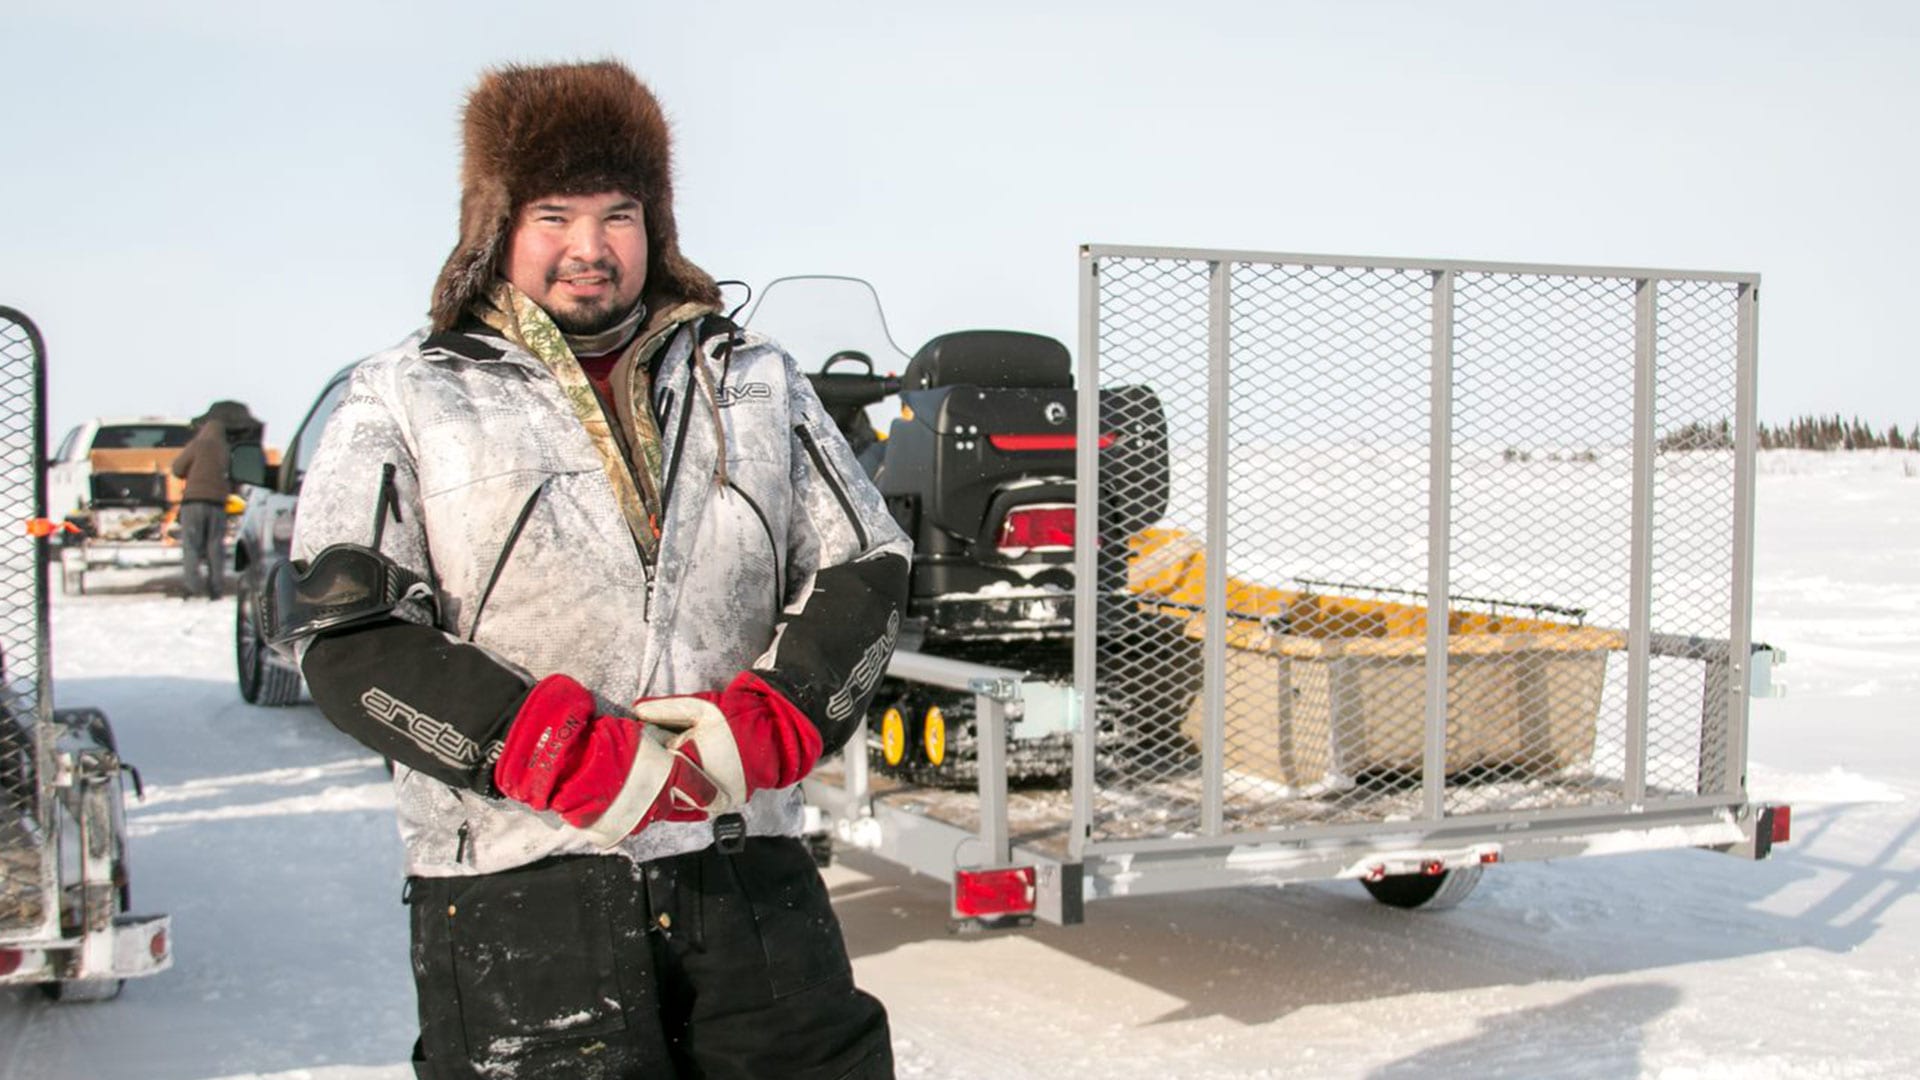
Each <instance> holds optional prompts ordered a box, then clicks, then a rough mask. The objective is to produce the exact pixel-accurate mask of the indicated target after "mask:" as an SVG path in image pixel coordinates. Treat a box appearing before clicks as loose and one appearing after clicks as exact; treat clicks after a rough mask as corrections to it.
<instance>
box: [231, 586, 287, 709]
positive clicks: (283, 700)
mask: <svg viewBox="0 0 1920 1080" xmlns="http://www.w3.org/2000/svg"><path fill="white" fill-rule="evenodd" d="M233 663H234V667H235V669H236V670H237V671H238V673H239V676H240V697H241V699H242V700H244V701H246V703H247V704H249V705H265V706H269V707H271V708H280V707H282V706H286V705H292V704H293V703H294V702H296V701H299V700H300V673H299V672H298V671H294V670H292V669H290V668H284V667H281V666H280V665H278V664H276V663H274V662H273V659H272V658H271V657H269V656H268V655H267V643H266V641H265V640H264V639H263V638H262V637H261V636H260V624H259V622H258V620H257V619H256V617H255V614H254V603H253V588H252V587H251V586H250V585H244V584H243V585H241V586H240V588H239V590H238V595H237V596H235V597H234V604H233Z"/></svg>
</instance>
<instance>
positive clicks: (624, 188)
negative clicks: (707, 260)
mask: <svg viewBox="0 0 1920 1080" xmlns="http://www.w3.org/2000/svg"><path fill="white" fill-rule="evenodd" d="M462 135H463V142H464V161H463V162H462V165H461V169H460V240H459V242H458V243H456V244H455V245H454V248H453V253H452V254H450V255H448V256H447V262H446V265H445V266H443V267H442V268H441V270H440V280H439V281H438V282H436V283H435V284H434V287H433V307H432V312H431V313H432V317H433V327H434V329H435V330H447V329H450V328H452V326H453V325H454V324H455V323H456V322H459V321H460V319H461V317H462V316H463V315H464V314H465V313H466V310H467V308H468V306H469V305H471V304H472V303H473V302H474V301H475V300H477V299H479V298H480V297H482V296H484V295H486V293H487V291H488V290H489V289H490V288H491V287H492V285H493V281H494V279H495V278H496V277H498V276H499V275H500V273H501V271H502V269H503V262H504V259H505V255H506V249H507V239H508V237H509V235H510V234H511V233H512V231H513V224H514V215H515V214H516V213H517V212H518V211H519V209H520V207H521V206H522V205H524V204H525V203H526V202H527V201H528V200H530V199H537V198H540V197H542V196H546V195H591V194H594V193H597V192H602V191H621V192H625V193H627V194H629V195H632V196H633V197H634V198H636V199H638V200H640V206H641V209H642V213H643V214H644V217H645V220H646V228H647V282H646V287H645V289H644V291H643V293H642V295H643V296H644V297H645V298H646V300H647V305H648V307H649V308H650V309H652V310H654V311H659V310H662V309H663V308H664V307H667V306H671V305H672V304H673V303H677V302H679V301H684V300H695V301H703V302H708V303H717V302H718V301H719V299H720V290H719V287H718V286H716V285H715V284H714V282H713V278H711V277H709V276H707V274H706V272H705V271H703V270H701V269H700V268H699V267H697V266H695V265H693V264H692V263H690V262H688V261H687V260H686V259H685V258H684V257H682V256H681V254H680V244H679V240H678V236H677V232H676V230H675V228H674V224H673V169H672V164H671V160H670V157H671V155H670V151H669V145H668V144H669V142H670V138H669V136H668V133H667V120H666V116H665V115H664V114H663V113H662V112H661V111H660V103H659V102H658V101H656V100H654V97H653V94H652V93H650V92H649V91H648V90H647V88H646V87H645V86H644V85H642V84H641V82H640V80H639V79H637V78H635V77H634V74H633V72H631V71H629V70H627V67H626V65H624V64H621V63H620V62H618V61H615V60H601V61H598V62H595V63H587V64H555V65H551V66H546V67H522V66H519V65H508V66H506V67H500V68H495V69H493V70H490V71H487V72H486V73H484V74H483V75H481V77H480V82H479V83H478V85H476V86H475V87H474V88H473V92H472V93H471V94H469V95H467V108H466V115H465V123H464V127H463V132H462Z"/></svg>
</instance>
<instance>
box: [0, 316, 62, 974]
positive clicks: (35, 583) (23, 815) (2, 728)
mask: <svg viewBox="0 0 1920 1080" xmlns="http://www.w3.org/2000/svg"><path fill="white" fill-rule="evenodd" d="M41 362H42V349H41V344H40V335H39V331H38V330H37V329H35V328H34V326H33V324H32V322H31V321H29V320H28V319H27V317H26V316H25V315H22V314H21V313H19V312H17V311H15V310H13V309H12V308H7V307H0V941H4V940H7V939H8V938H17V937H24V936H33V935H35V934H38V933H40V932H41V930H42V927H43V924H45V923H46V922H47V920H49V919H50V918H51V917H52V904H51V900H52V889H53V855H54V853H53V852H52V851H51V850H50V845H49V844H48V843H47V837H48V835H49V831H48V825H49V814H50V813H51V809H52V808H51V807H50V806H49V805H47V803H46V802H45V797H44V796H43V794H42V792H41V790H40V789H41V787H42V784H41V783H40V779H41V772H42V764H43V762H44V760H45V747H44V746H43V742H44V740H45V739H46V738H47V727H46V724H45V720H46V715H47V712H48V710H49V709H50V703H48V702H45V701H43V700H42V699H41V694H40V687H41V682H42V676H43V673H44V671H43V662H44V656H43V650H42V646H43V643H44V641H45V640H46V639H45V627H46V591H45V579H44V576H43V574H42V573H41V566H42V562H41V556H40V545H42V544H43V543H44V541H43V540H41V539H38V538H36V537H35V536H33V535H32V534H31V533H30V532H29V528H28V523H29V521H31V520H33V519H37V518H39V517H41V516H42V515H41V503H42V502H43V501H44V498H43V495H42V494H41V490H42V489H41V487H40V468H41V461H40V457H41V452H40V451H41V446H42V445H43V442H44V430H43V427H42V419H41V403H42V389H41V388H42V385H43V384H42V382H41Z"/></svg>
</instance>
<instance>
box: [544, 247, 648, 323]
mask: <svg viewBox="0 0 1920 1080" xmlns="http://www.w3.org/2000/svg"><path fill="white" fill-rule="evenodd" d="M589 271H592V272H594V273H599V274H605V275H606V277H607V282H608V284H609V285H610V286H611V288H610V289H609V291H608V293H607V295H606V296H604V297H602V298H600V299H598V300H580V301H576V302H575V303H574V306H573V307H571V308H561V307H560V306H559V304H557V303H552V302H550V303H549V304H548V305H546V307H547V316H548V317H549V318H551V319H552V320H553V325H555V326H557V327H559V328H560V332H561V333H563V334H572V335H574V336H575V337H592V336H593V335H595V334H604V333H606V332H607V331H609V330H611V329H613V328H614V327H616V326H618V325H620V321H621V320H622V319H625V318H626V317H627V316H628V315H631V314H632V313H633V308H634V305H635V304H636V303H638V302H639V298H638V297H625V298H623V297H622V296H621V295H620V278H621V274H620V268H619V267H617V266H615V265H614V264H612V263H610V262H607V261H605V260H597V261H595V262H592V263H573V264H572V265H569V266H563V267H557V268H555V269H553V270H549V271H548V272H547V288H548V289H552V288H553V287H554V286H556V285H558V284H559V282H560V279H561V278H563V277H571V276H573V275H575V274H584V273H587V272H589ZM549 295H551V294H549Z"/></svg>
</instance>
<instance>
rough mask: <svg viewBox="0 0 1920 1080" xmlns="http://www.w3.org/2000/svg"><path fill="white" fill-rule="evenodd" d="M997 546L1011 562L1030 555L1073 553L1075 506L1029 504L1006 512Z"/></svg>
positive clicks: (996, 541) (995, 542)
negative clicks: (1042, 552) (1035, 552)
mask: <svg viewBox="0 0 1920 1080" xmlns="http://www.w3.org/2000/svg"><path fill="white" fill-rule="evenodd" d="M994 546H995V547H997V548H999V549H1000V554H1002V555H1006V556H1008V557H1010V558H1017V557H1019V556H1021V555H1025V554H1026V553H1027V552H1029V551H1072V550H1073V504H1072V503H1030V504H1028V505H1026V506H1022V507H1018V508H1016V509H1013V510H1009V511H1007V516H1006V519H1005V520H1003V521H1002V522H1001V523H1000V536H999V538H998V539H996V540H995V541H994Z"/></svg>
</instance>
